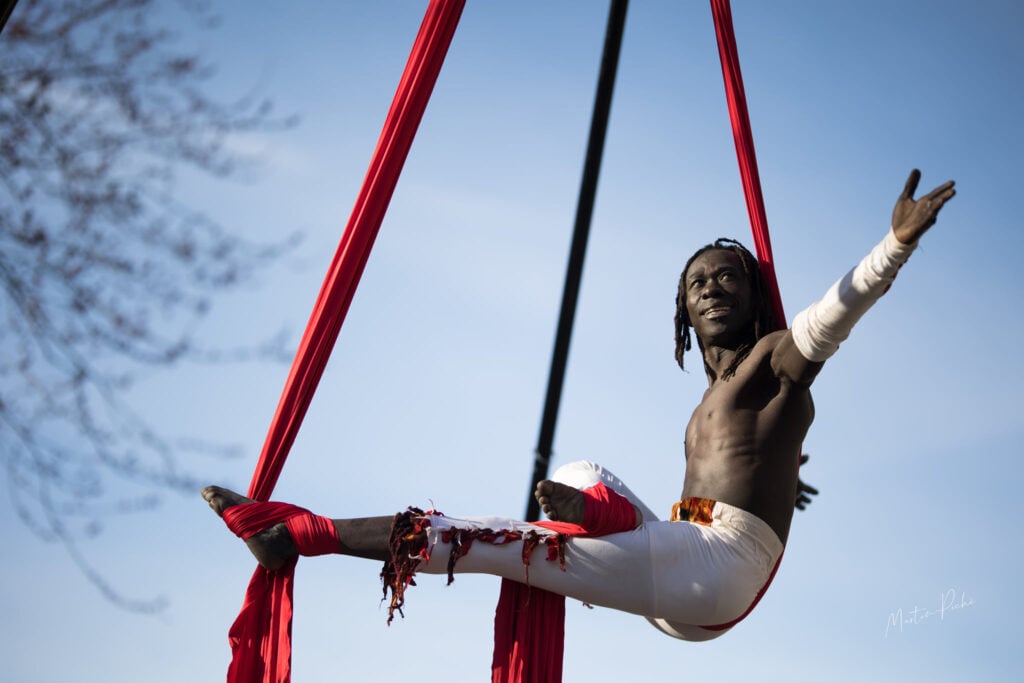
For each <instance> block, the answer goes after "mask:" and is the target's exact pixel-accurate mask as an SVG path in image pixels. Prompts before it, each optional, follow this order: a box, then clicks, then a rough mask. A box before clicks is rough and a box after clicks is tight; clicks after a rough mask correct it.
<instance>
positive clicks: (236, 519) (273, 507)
mask: <svg viewBox="0 0 1024 683" xmlns="http://www.w3.org/2000/svg"><path fill="white" fill-rule="evenodd" d="M309 514H312V513H311V512H310V511H309V510H307V509H305V508H300V507H299V506H297V505H291V504H289V503H251V504H249V505H233V506H232V507H229V508H228V509H227V510H225V511H224V515H223V519H224V523H225V524H227V525H228V529H230V530H231V533H233V534H234V535H235V536H238V537H239V538H241V539H242V540H243V541H248V540H249V539H250V538H252V537H253V536H255V535H256V534H258V533H259V532H261V531H263V530H264V529H266V528H268V527H272V526H274V525H275V524H279V523H280V522H284V521H287V520H288V519H289V518H291V517H294V516H296V515H309Z"/></svg>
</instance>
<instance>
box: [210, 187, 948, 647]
mask: <svg viewBox="0 0 1024 683" xmlns="http://www.w3.org/2000/svg"><path fill="white" fill-rule="evenodd" d="M920 177H921V174H920V172H919V171H917V170H914V171H913V172H911V174H910V177H909V178H908V179H907V183H906V186H905V188H904V190H903V193H902V194H901V195H900V197H899V199H898V200H897V202H896V207H895V209H894V211H893V215H892V226H891V229H890V230H889V231H888V232H887V233H886V234H885V236H884V239H883V240H882V241H881V242H880V243H879V244H878V245H877V246H876V247H875V248H874V249H873V250H871V252H870V253H869V254H868V255H867V256H866V257H865V258H864V259H863V260H862V261H861V262H860V263H859V264H858V265H857V266H856V267H854V268H853V269H852V270H851V271H850V272H849V273H847V274H846V275H845V276H844V277H843V278H841V279H840V280H839V281H838V282H836V283H835V284H834V285H833V286H832V287H831V288H830V289H829V290H828V291H827V292H826V294H825V295H824V297H822V299H821V300H820V301H817V302H816V303H813V304H811V305H810V306H809V307H808V308H807V309H805V310H804V311H802V312H801V313H799V314H798V315H797V316H796V318H795V319H794V321H793V325H792V327H791V328H790V329H786V330H780V329H777V328H778V327H781V323H782V322H783V321H774V320H772V313H771V310H772V309H771V303H770V300H769V295H768V290H767V288H766V287H765V285H764V282H763V280H762V276H761V271H760V269H759V268H758V264H757V260H756V258H755V257H754V256H753V255H752V254H751V253H750V252H748V251H747V250H746V249H745V248H743V247H742V246H741V245H739V244H738V243H737V242H735V241H733V240H726V239H720V240H718V241H716V242H714V243H713V244H710V245H708V246H706V247H703V248H702V249H700V250H698V251H697V252H696V253H695V254H694V255H693V256H692V257H691V258H690V259H689V261H687V263H686V265H685V267H684V268H683V271H682V275H681V277H680V279H679V288H678V292H677V297H676V312H675V341H676V345H675V357H676V360H677V362H678V364H679V365H680V367H682V366H683V358H684V355H685V352H686V351H688V350H689V349H690V346H691V340H690V332H691V330H692V332H693V333H694V334H695V335H696V337H697V347H698V349H699V351H700V353H701V360H702V361H703V364H704V370H705V373H706V375H707V379H708V385H709V386H708V390H707V392H706V393H705V394H704V397H703V399H702V400H701V402H700V404H699V405H698V406H697V408H696V409H695V410H694V411H693V414H692V416H691V418H690V421H689V424H688V425H687V428H686V440H685V456H686V473H685V477H684V480H683V489H682V493H681V496H680V500H679V501H678V502H676V503H675V504H674V505H673V506H672V513H671V517H670V520H669V521H660V520H659V519H658V517H657V516H656V515H655V513H654V512H652V511H651V509H650V508H649V507H647V506H646V505H645V504H644V503H642V502H641V501H640V500H639V499H638V498H637V497H636V496H635V495H634V494H633V493H632V492H631V491H630V490H629V489H628V488H627V487H626V486H625V485H624V484H623V483H622V482H621V481H620V480H618V479H617V478H616V477H615V476H614V475H612V474H611V473H610V472H609V471H607V470H605V469H604V468H602V467H600V466H598V465H595V464H592V463H589V462H579V463H572V464H569V465H566V466H563V467H562V468H560V469H559V470H558V471H557V472H556V473H555V475H554V476H553V477H552V479H551V480H545V481H542V482H540V483H539V484H538V485H537V488H536V492H535V495H536V497H537V500H538V502H539V503H540V507H541V509H542V510H543V511H544V513H545V514H546V515H547V516H548V518H549V519H550V520H553V522H554V523H551V522H545V523H528V522H521V521H516V520H512V519H505V518H499V517H488V518H456V517H450V516H447V515H444V514H441V513H439V512H436V511H432V510H431V511H426V512H424V511H421V510H418V509H415V508H410V509H409V510H408V511H406V512H403V513H400V514H398V515H393V516H386V517H355V518H348V519H333V520H332V519H328V518H326V517H320V516H318V515H314V514H312V513H310V512H308V511H306V510H303V509H302V508H297V507H294V506H289V505H283V504H276V503H256V502H253V501H251V500H250V499H248V498H246V497H244V496H242V495H240V494H238V493H234V492H232V491H229V490H227V489H224V488H220V487H216V486H209V487H207V488H205V489H203V491H202V495H203V498H205V499H206V501H207V502H208V503H209V505H210V507H211V508H213V510H214V511H215V512H216V513H217V514H218V515H221V516H222V517H224V519H225V521H226V522H227V523H228V525H229V527H231V528H232V530H233V531H234V532H235V533H236V534H238V535H239V536H241V537H242V538H243V539H244V540H245V542H246V544H247V545H248V547H249V549H250V550H251V551H252V553H253V555H255V557H256V559H257V560H258V561H259V563H260V564H261V565H263V566H264V567H265V568H267V569H270V570H274V569H276V568H278V567H281V566H283V565H284V564H286V563H287V562H289V561H290V560H291V559H292V558H293V557H294V556H295V555H296V554H302V555H322V554H341V555H350V556H353V557H360V558H367V559H373V560H379V561H383V562H384V563H385V569H384V572H383V573H382V576H383V577H384V579H385V583H386V589H387V587H390V589H391V590H392V602H391V607H392V609H400V608H401V606H402V600H403V592H404V588H405V586H406V585H407V584H408V583H409V581H410V580H411V578H412V575H413V573H428V574H445V575H448V576H449V578H451V576H452V575H453V574H455V573H461V572H467V573H468V572H472V573H486V574H493V575H496V576H501V577H503V578H505V579H510V580H513V581H518V582H521V583H525V584H527V585H529V586H531V587H537V588H541V589H545V590H548V591H552V592H554V593H557V594H560V595H564V596H567V597H571V598H574V599H578V600H581V601H583V602H585V603H588V604H591V605H600V606H604V607H609V608H612V609H618V610H622V611H625V612H631V613H634V614H638V615H641V616H644V617H646V618H647V619H648V620H649V621H650V622H651V623H652V624H654V625H655V626H656V627H657V628H658V629H659V630H661V631H662V632H664V633H666V634H668V635H671V636H673V637H676V638H681V639H684V640H694V641H696V640H708V639H711V638H714V637H717V636H718V635H721V634H722V633H724V632H725V631H727V630H728V629H729V628H731V627H732V626H733V625H734V624H736V623H737V622H738V621H739V620H741V619H742V618H743V617H744V616H746V615H747V614H748V613H749V611H750V610H751V609H752V608H753V606H754V605H755V604H756V603H757V601H758V600H759V599H760V597H761V595H762V594H763V593H764V591H765V590H766V588H767V586H768V584H769V583H770V581H771V578H772V577H773V575H774V573H775V570H776V568H777V566H778V563H779V561H780V559H781V557H782V553H783V550H784V548H785V545H786V542H787V540H788V538H789V529H790V523H791V521H792V517H793V511H794V508H795V507H803V505H804V504H805V503H806V502H807V501H808V498H807V495H808V494H809V493H815V491H814V490H813V489H811V488H810V487H807V486H805V485H804V484H803V483H802V482H801V481H800V478H799V469H800V465H801V464H802V462H803V458H801V456H800V447H801V444H802V443H803V440H804V437H805V436H806V434H807V431H808V429H809V428H810V425H811V422H812V421H813V419H814V405H813V403H812V400H811V392H810V389H811V385H812V384H813V382H814V380H815V378H816V377H817V376H818V373H819V372H820V371H821V369H822V367H823V365H824V363H825V361H826V360H828V358H830V357H831V356H832V355H833V354H834V353H835V352H836V350H837V349H838V347H839V345H840V344H841V343H842V342H843V341H844V340H845V339H846V338H847V336H848V335H849V334H850V331H851V329H852V327H853V325H854V324H855V323H856V322H857V320H859V319H860V317H861V316H862V315H863V314H864V313H865V312H866V311H867V309H868V308H870V307H871V305H872V304H874V302H875V301H877V300H878V298H879V297H881V296H882V295H883V294H884V293H885V292H886V291H887V290H888V289H889V286H890V285H891V284H892V282H893V280H894V278H895V277H896V274H897V272H898V271H899V270H900V268H901V267H902V266H903V264H904V263H905V262H906V261H907V259H908V258H909V257H910V255H911V253H912V252H913V251H914V249H915V248H916V246H917V244H918V240H919V239H920V238H921V237H922V236H923V235H924V233H925V232H927V231H928V229H929V228H931V226H932V225H934V224H935V221H936V218H937V216H938V214H939V211H940V210H941V209H942V207H943V205H944V204H945V203H946V202H947V201H949V200H950V199H951V198H952V197H953V196H954V195H955V190H954V188H953V185H954V183H953V181H949V182H947V183H944V184H943V185H940V186H939V187H937V188H935V189H934V190H932V191H931V192H929V193H927V194H925V195H923V196H922V197H920V198H919V199H916V200H915V199H914V194H915V192H916V189H917V185H918V182H919V180H920ZM541 524H545V525H546V526H542V525H541Z"/></svg>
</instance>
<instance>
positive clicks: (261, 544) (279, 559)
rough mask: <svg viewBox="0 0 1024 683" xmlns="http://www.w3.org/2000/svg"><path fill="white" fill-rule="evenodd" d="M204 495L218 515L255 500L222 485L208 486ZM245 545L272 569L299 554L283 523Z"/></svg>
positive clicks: (268, 529) (263, 532)
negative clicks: (230, 508)
mask: <svg viewBox="0 0 1024 683" xmlns="http://www.w3.org/2000/svg"><path fill="white" fill-rule="evenodd" d="M202 496H203V499H204V500H206V502H207V503H209V504H210V507H211V508H213V511H214V512H216V513H217V516H218V517H221V516H223V515H224V511H225V510H227V509H228V508H229V507H233V506H235V505H246V504H248V503H253V502H255V501H253V500H252V499H251V498H246V497H245V496H243V495H241V494H239V493H235V492H234V491H230V490H228V489H225V488H221V487H220V486H207V487H206V488H204V489H203V490H202ZM245 545H247V546H248V547H249V550H250V552H252V554H253V555H254V556H255V557H256V561H257V562H259V563H260V564H261V565H262V566H264V567H265V568H267V569H270V570H271V571H273V570H275V569H280V568H281V567H283V566H284V564H285V563H286V562H287V561H288V560H290V559H291V558H293V557H295V556H296V555H298V554H299V551H298V549H296V547H295V542H294V541H293V540H292V537H291V534H289V533H288V528H287V527H286V526H285V525H284V524H283V523H282V524H275V525H274V526H272V527H268V528H266V529H264V530H263V531H261V532H259V533H258V534H256V535H255V536H253V537H252V538H250V539H249V540H247V541H246V542H245Z"/></svg>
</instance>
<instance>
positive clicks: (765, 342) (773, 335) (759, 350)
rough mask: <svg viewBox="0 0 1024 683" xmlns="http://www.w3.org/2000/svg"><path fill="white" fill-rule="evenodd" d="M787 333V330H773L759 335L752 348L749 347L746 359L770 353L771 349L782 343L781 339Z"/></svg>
mask: <svg viewBox="0 0 1024 683" xmlns="http://www.w3.org/2000/svg"><path fill="white" fill-rule="evenodd" d="M788 334H789V330H776V331H775V332H770V333H769V334H766V335H765V336H763V337H761V338H760V339H758V340H757V343H755V344H754V348H753V349H751V351H750V356H748V359H750V358H751V357H753V356H755V355H756V356H757V357H758V358H764V357H765V356H768V355H771V353H772V351H774V350H775V348H776V347H777V346H778V345H779V344H780V343H782V340H783V339H785V338H786V335H788Z"/></svg>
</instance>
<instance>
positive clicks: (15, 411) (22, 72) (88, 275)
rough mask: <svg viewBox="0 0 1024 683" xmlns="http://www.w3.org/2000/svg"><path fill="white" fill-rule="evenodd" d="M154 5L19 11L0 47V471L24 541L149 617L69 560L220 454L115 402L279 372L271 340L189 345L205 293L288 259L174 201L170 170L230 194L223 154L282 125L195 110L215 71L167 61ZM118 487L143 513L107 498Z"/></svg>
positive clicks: (198, 9) (242, 103)
mask: <svg viewBox="0 0 1024 683" xmlns="http://www.w3.org/2000/svg"><path fill="white" fill-rule="evenodd" d="M152 5H153V3H152V2H151V0H36V1H32V0H22V2H21V3H20V4H19V5H18V7H17V9H16V11H14V12H13V14H11V16H10V19H9V21H8V23H7V26H6V27H5V29H4V32H3V35H2V36H0V54H2V55H3V58H2V60H0V387H2V388H0V457H2V458H3V460H4V465H5V469H6V472H7V478H8V484H9V486H10V489H11V494H12V499H13V500H14V501H15V507H16V510H17V513H18V515H19V516H20V517H21V519H22V520H24V521H25V523H26V524H27V525H28V526H29V528H31V529H32V530H33V531H35V532H36V533H37V534H38V535H39V536H40V537H41V538H43V539H46V540H49V541H56V542H60V543H63V544H64V546H65V547H66V548H67V550H68V552H69V554H70V556H71V558H72V559H73V560H74V562H75V563H76V564H77V565H78V566H79V567H80V568H82V570H83V572H84V573H85V574H86V575H87V576H88V577H89V578H90V579H91V580H92V581H93V583H94V584H95V585H96V586H97V587H98V588H99V589H100V590H101V591H102V592H103V593H104V594H105V595H107V596H108V597H110V598H111V599H113V600H114V601H115V602H117V603H118V604H121V605H123V606H125V607H128V608H131V609H139V610H143V611H148V610H151V609H155V608H156V607H158V606H159V604H160V603H159V601H156V602H152V601H132V600H127V599H124V598H122V597H120V596H119V595H118V594H117V592H116V591H115V590H114V589H113V588H112V587H111V586H110V585H109V584H108V583H107V582H105V581H104V580H103V578H102V576H101V575H100V574H99V573H98V572H96V571H95V570H94V569H93V568H92V567H91V566H90V565H89V563H88V562H87V561H86V560H85V559H84V556H83V555H82V553H81V551H80V550H79V546H78V541H79V540H81V539H83V538H88V537H89V536H91V535H94V534H95V533H98V531H99V529H100V528H101V521H102V520H103V519H104V518H105V517H107V516H109V515H112V514H119V513H124V512H133V511H137V510H140V509H149V508H151V507H152V506H153V505H155V504H156V501H157V498H158V493H159V492H160V491H164V490H167V489H177V490H187V489H195V488H196V487H197V481H196V480H195V479H194V478H193V477H192V476H191V475H189V474H188V473H187V472H186V470H185V467H184V465H183V462H184V459H185V458H187V457H188V456H189V455H194V454H204V455H210V454H214V455H216V454H220V455H223V454H224V453H226V452H228V449H226V448H224V447H223V446H220V445H218V444H212V443H207V442H205V441H204V440H202V439H197V438H190V439H187V440H175V439H172V438H171V437H169V436H168V435H166V434H165V433H163V432H162V431H160V430H159V429H157V428H156V427H155V426H153V425H151V424H150V423H149V422H148V421H147V420H146V419H145V418H144V417H142V416H141V415H139V414H138V413H137V412H136V411H135V410H133V409H132V407H131V405H130V404H129V402H128V401H127V399H126V396H127V393H126V392H127V391H128V389H130V388H131V386H132V383H133V381H134V380H135V379H136V378H137V376H138V374H139V373H140V372H142V371H143V370H148V369H152V368H171V367H174V366H175V364H177V363H180V362H182V361H200V362H220V361H224V360H238V359H241V358H252V357H274V358H281V357H287V352H286V351H285V350H284V348H283V347H284V342H285V340H284V339H283V338H281V337H277V338H274V339H271V340H268V341H267V342H265V343H263V344H257V345H256V346H254V347H253V348H245V349H227V350H225V349H204V348H201V346H200V345H199V344H198V343H197V341H196V339H195V338H194V334H195V330H196V327H197V323H198V322H199V321H200V320H201V319H202V318H203V317H204V316H205V315H207V313H208V312H209V311H210V307H211V305H212V302H213V300H214V298H215V297H216V296H217V295H218V294H219V293H221V292H223V291H225V290H227V289H230V288H232V287H237V286H238V285H240V284H242V283H245V282H246V281H248V280H249V279H250V278H251V277H252V276H253V274H254V273H256V272H258V271H259V270H260V269H262V268H264V267H266V266H267V265H268V264H269V263H271V262H272V261H273V260H274V259H276V258H277V257H278V256H280V255H281V254H282V253H283V252H285V251H286V250H287V249H289V248H290V247H291V246H293V245H294V244H295V241H296V239H297V236H296V235H290V236H288V237H287V238H285V239H283V240H282V241H281V242H279V243H276V244H258V243H253V242H251V241H247V240H245V239H242V238H240V237H238V236H237V235H235V234H233V233H231V232H229V231H228V230H226V229H224V228H223V227H222V226H221V225H219V224H217V223H216V222H214V221H212V220H210V219H209V218H208V217H207V216H205V215H204V214H203V213H202V212H199V211H195V210H193V209H191V208H190V207H188V206H186V205H184V204H182V203H181V202H180V201H179V200H178V199H177V198H176V197H175V195H174V181H175V177H176V173H177V172H179V171H180V170H181V169H190V170H193V171H200V172H203V173H206V174H208V175H210V176H212V177H214V178H225V177H227V176H229V175H231V174H232V173H234V172H235V171H237V170H238V169H239V168H240V165H242V164H244V163H246V160H245V159H241V158H239V157H238V156H237V155H236V154H234V153H233V152H232V151H231V149H230V147H229V142H230V140H231V137H232V136H234V135H238V134H240V133H246V132H253V131H267V130H271V129H278V128H281V127H284V126H288V125H291V124H292V123H293V121H292V120H291V119H289V118H281V117H276V116H275V115H274V114H273V110H272V107H271V104H270V103H269V101H267V100H264V99H260V98H259V97H256V96H254V95H248V96H245V97H243V98H241V99H239V100H236V101H232V102H222V101H220V100H218V99H216V98H215V97H211V96H210V95H208V94H207V93H206V91H205V90H204V85H205V84H206V83H207V82H208V80H209V79H210V77H211V76H212V74H213V69H212V67H211V66H210V65H208V64H206V63H205V62H204V61H203V60H202V59H201V58H199V57H198V56H195V55H190V54H182V53H180V52H177V51H175V49H174V44H175V37H174V36H173V35H172V34H171V33H170V32H169V31H168V30H166V29H163V28H161V27H158V26H153V25H152V21H153V20H152V17H153V16H155V13H154V12H153V9H154V7H153V6H152ZM182 7H183V8H184V10H185V11H187V12H189V13H192V15H193V17H194V18H195V20H196V21H197V22H199V23H202V24H205V25H213V24H215V20H214V19H213V18H212V17H211V16H210V14H209V12H208V11H207V10H206V9H205V8H204V7H203V6H201V5H199V4H197V3H189V4H183V5H182ZM124 481H128V482H132V483H133V484H134V485H136V486H135V488H133V489H131V490H141V491H142V493H141V494H138V495H136V496H135V497H131V496H126V495H124V494H123V492H122V487H121V486H113V485H112V483H113V482H124Z"/></svg>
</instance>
